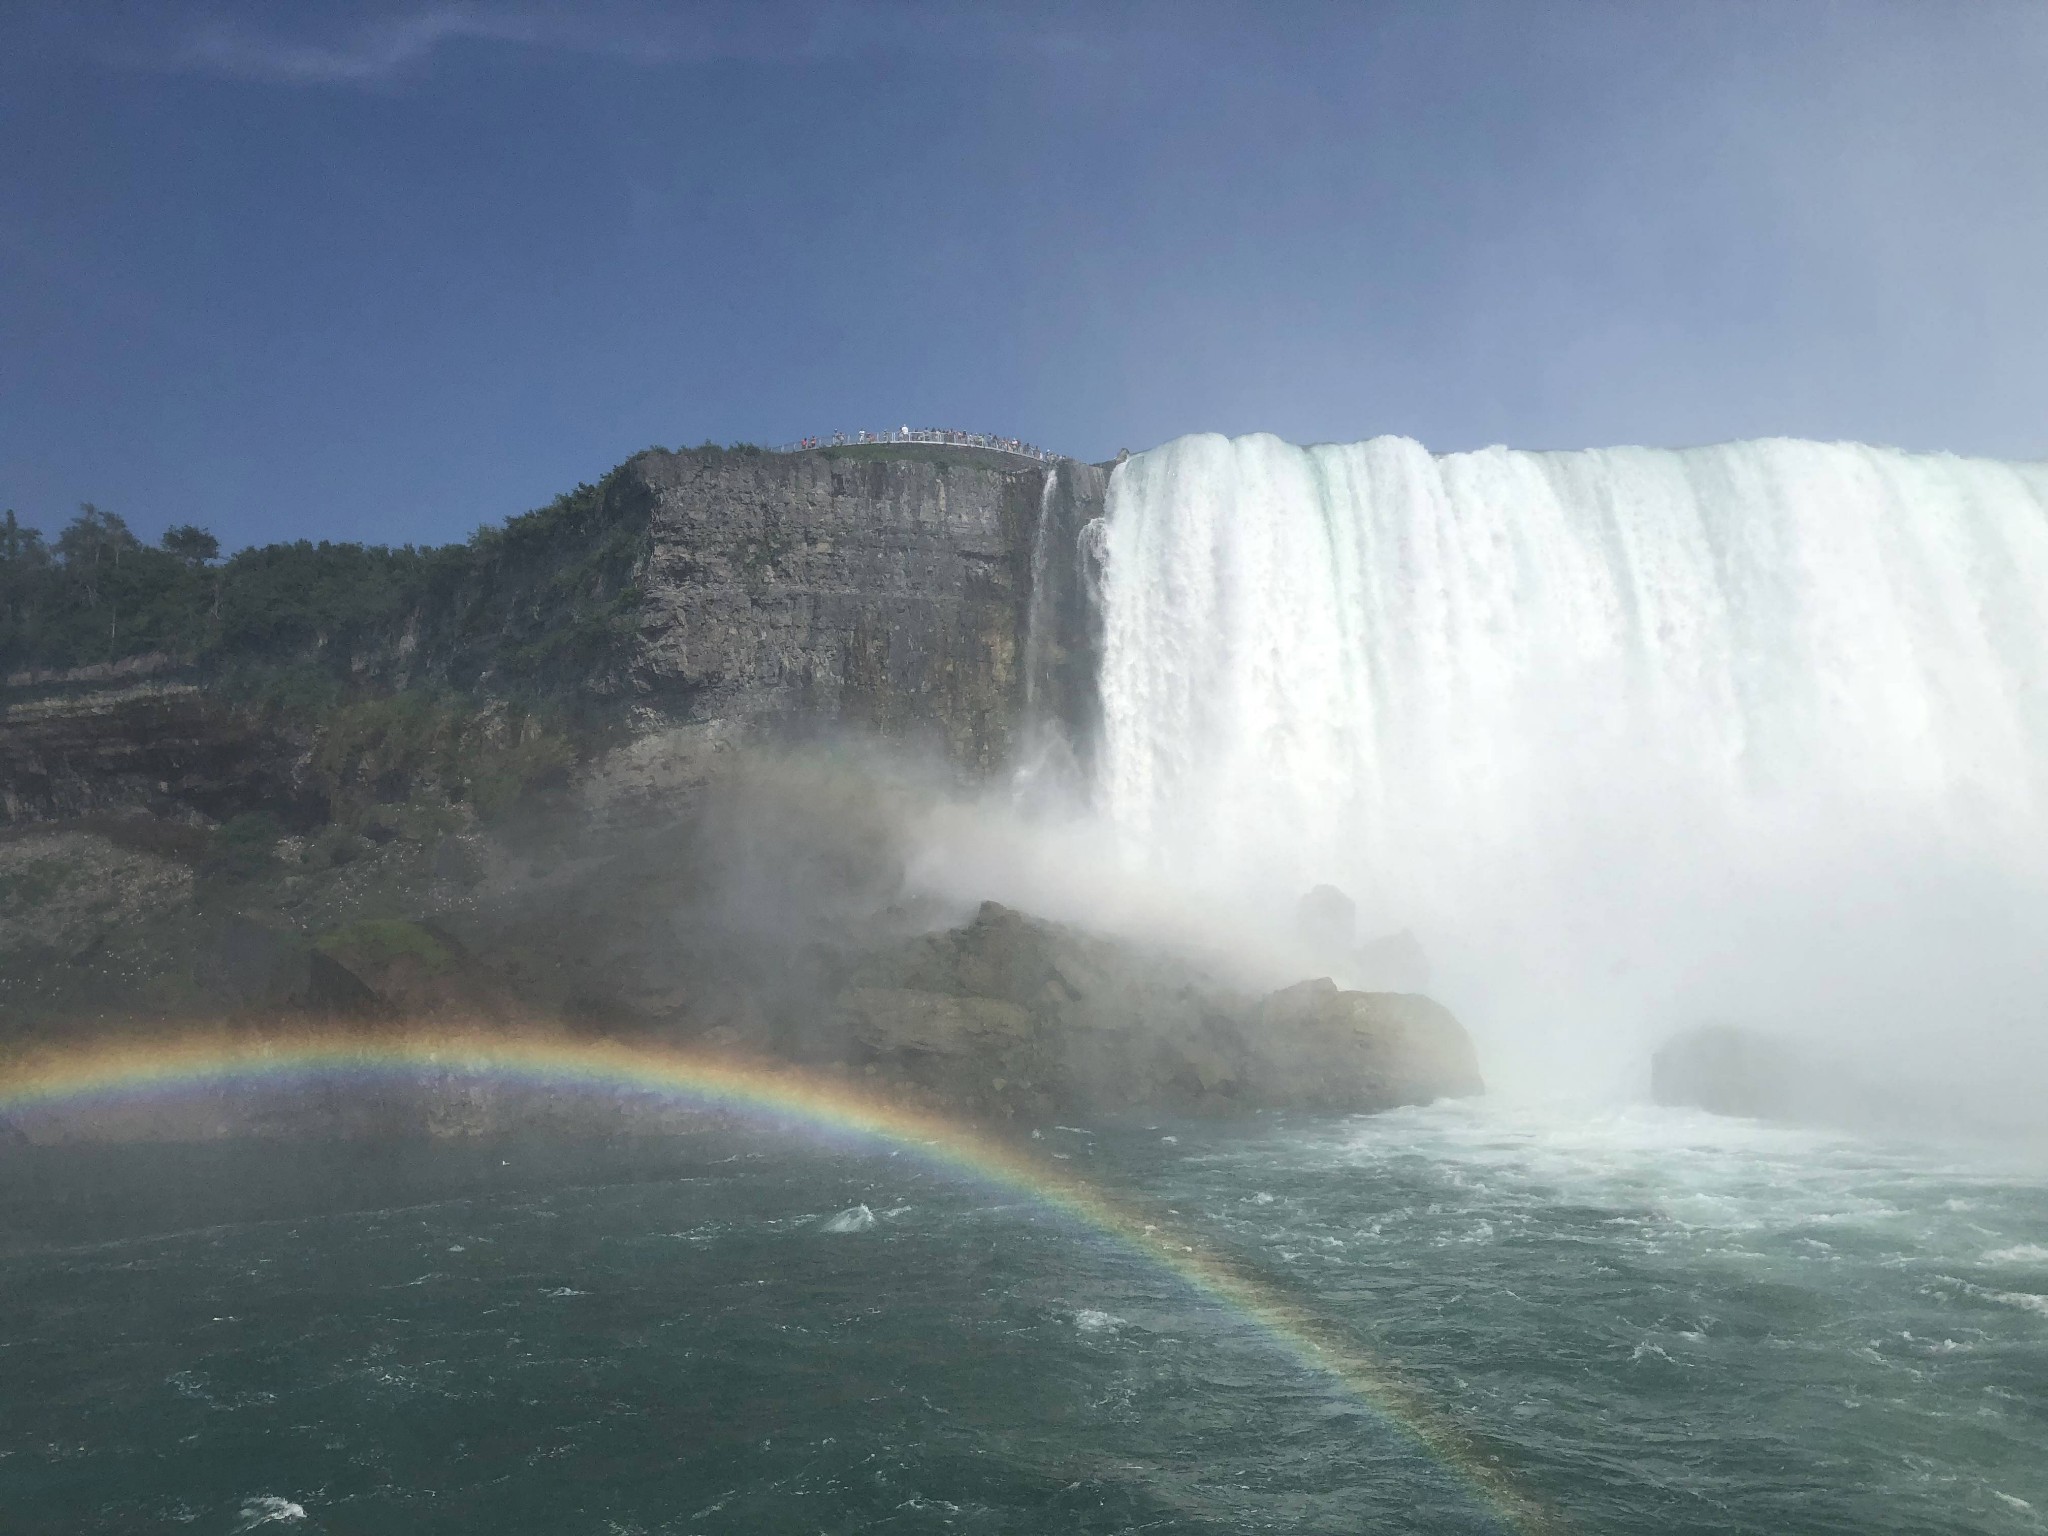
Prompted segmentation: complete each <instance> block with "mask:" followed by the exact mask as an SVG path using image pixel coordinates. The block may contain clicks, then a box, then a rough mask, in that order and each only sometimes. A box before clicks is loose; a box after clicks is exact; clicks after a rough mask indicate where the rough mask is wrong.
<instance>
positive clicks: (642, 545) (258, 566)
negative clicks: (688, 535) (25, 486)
mask: <svg viewBox="0 0 2048 1536" xmlns="http://www.w3.org/2000/svg"><path fill="white" fill-rule="evenodd" d="M649 510H650V507H649V503H648V501H647V499H646V498H645V496H644V495H643V494H640V493H639V489H638V485H637V482H636V481H634V480H633V479H632V477H630V476H626V475H622V474H621V473H620V472H619V471H618V470H614V471H613V472H612V473H611V474H609V475H607V476H605V477H604V479H603V480H601V481H599V482H598V483H597V484H596V485H582V486H578V487H577V488H576V489H575V490H573V491H571V492H569V493H568V494H567V495H564V496H559V497H557V498H556V499H555V500H554V501H553V502H552V503H550V504H549V505H548V506H546V507H543V508H541V509H540V510H538V511H535V512H529V513H527V514H526V515H524V516H522V517H515V518H513V519H511V520H510V521H508V522H507V523H505V524H504V526H502V527H493V528H484V529H480V530H479V531H478V532H477V533H476V534H475V535H474V536H473V537H472V538H471V539H470V540H469V541H468V542H467V543H465V544H451V545H443V546H439V547H415V546H412V545H406V546H404V547H402V548H387V547H381V546H375V545H363V544H338V543H329V542H326V541H322V542H320V543H317V544H316V543H312V542H310V541H307V540H303V539H302V540H299V541H297V542H294V543H288V544H267V545H260V546H256V547H253V548H249V549H245V550H242V551H240V552H239V553H237V554H235V555H233V556H231V557H229V558H228V559H226V560H221V559H220V558H219V545H218V543H217V541H215V540H214V539H213V537H212V536H211V535H210V534H208V533H207V532H205V530H203V529H199V528H193V527H180V528H173V529H171V530H170V531H169V532H168V533H166V534H165V535H164V537H163V540H162V542H161V543H160V544H159V545H157V546H151V545H147V544H144V543H143V542H142V541H141V540H140V539H138V538H137V537H136V536H135V534H134V533H133V532H132V531H131V530H130V529H129V528H128V525H127V524H126V523H125V522H124V521H123V520H122V519H121V518H120V517H119V516H117V515H116V514H114V513H112V512H108V511H104V510H102V509H100V508H98V507H94V506H92V505H90V504H87V505H86V506H84V507H82V508H81V509H80V511H79V514H78V516H77V517H76V518H74V519H73V520H72V521H71V523H70V524H69V525H67V526H66V527H65V528H64V529H62V530H61V531H60V532H59V533H58V534H57V536H56V538H55V539H54V540H46V539H45V537H44V535H43V534H42V533H41V532H40V531H39V530H37V529H34V528H30V527H26V526H24V525H23V524H22V523H21V522H20V521H19V520H18V519H17V517H16V516H15V514H14V513H13V512H11V511H10V512H6V513H4V514H0V676H6V675H9V674H13V675H17V676H18V675H19V674H22V673H34V672H39V671H62V670H65V669H70V668H76V667H85V666H92V665H95V664H100V663H108V662H119V661H124V660H128V659H131V658H135V657H141V656H148V655H155V654H161V655H164V656H166V657H168V658H170V659H171V660H172V661H173V662H174V663H177V664H180V665H187V666H192V667H196V668H198V669H200V670H201V671H203V672H204V673H205V674H207V675H208V676H210V677H212V678H214V679H215V680H216V681H218V682H220V683H221V684H223V685H225V686H227V687H229V688H231V689H232V690H233V691H235V692H237V693H239V694H241V695H243V696H245V697H250V698H253V699H256V700H261V701H263V702H268V703H274V704H280V705H284V706H287V707H289V706H291V705H294V704H297V705H310V706H314V707H317V708H322V709H324V708H327V707H331V706H333V705H334V704H336V703H337V702H339V700H340V699H341V698H343V697H345V696H346V695H347V694H349V693H351V692H355V691H360V690H361V689H363V688H364V687H365V686H366V685H368V686H369V687H371V688H372V689H375V690H380V691H388V690H390V689H393V688H410V687H418V686H421V685H423V684H424V685H429V686H435V687H439V688H441V689H445V690H453V691H456V692H458V693H465V694H475V693H488V694H491V695H496V696H506V697H515V698H526V699H529V700H532V699H542V700H545V699H548V698H550V697H572V696H573V695H575V694H576V693H577V692H578V691H580V690H581V689H582V688H584V687H585V686H587V685H588V684H589V683H590V682H592V681H593V680H594V679H601V678H602V675H603V674H604V673H605V671H606V670H607V668H608V666H610V665H611V664H613V663H614V662H616V661H617V660H618V659H619V658H621V657H622V656H623V654H624V650H625V647H626V643H627V642H628V641H629V640H630V637H631V635H632V633H633V629H634V625H635V622H636V614H637V605H638V599H639V593H638V591H637V590H636V588H635V586H634V581H635V579H636V577H637V574H638V570H639V567H640V563H641V560H642V557H643V555H644V553H645V550H646V546H647V525H648V513H649Z"/></svg>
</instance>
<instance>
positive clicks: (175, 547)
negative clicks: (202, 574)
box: [163, 523, 220, 566]
mask: <svg viewBox="0 0 2048 1536" xmlns="http://www.w3.org/2000/svg"><path fill="white" fill-rule="evenodd" d="M163 546H164V551H165V553H167V554H171V555H175V556H176V557H177V558H178V559H180V560H182V561H184V562H185V563H186V564H187V565H192V566H199V565H209V564H211V563H212V562H213V561H215V560H218V559H219V558H220V540H219V539H216V538H215V537H214V536H213V535H212V534H210V533H208V532H207V531H206V530H205V529H204V528H196V527H194V526H193V525H192V524H190V523H180V524H178V526H177V527H175V528H166V529H165V530H164V537H163Z"/></svg>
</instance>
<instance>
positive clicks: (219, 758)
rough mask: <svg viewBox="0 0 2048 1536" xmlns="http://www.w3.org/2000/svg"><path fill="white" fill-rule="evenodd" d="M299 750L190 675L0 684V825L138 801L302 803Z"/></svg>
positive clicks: (182, 805)
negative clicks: (189, 678) (21, 685)
mask: <svg viewBox="0 0 2048 1536" xmlns="http://www.w3.org/2000/svg"><path fill="white" fill-rule="evenodd" d="M297 755H298V754H297V751H296V749H295V748H294V747H293V746H292V745H291V744H290V743H289V742H287V741H286V740H285V739H283V738H282V737H281V736H280V735H279V734H278V732H277V731H276V730H275V729H273V728H272V727H271V726H270V725H269V724H267V723H266V722H265V721H264V720H263V719H262V718H260V717H259V716H257V715H254V714H252V713H250V712H248V711H246V710H241V709H237V708H235V707H233V706H232V705H229V704H227V703H225V702H223V701H222V700H221V699H219V698H218V697H216V696H215V695H213V694H211V693H209V692H208V691H207V690H206V689H204V688H202V687H200V686H198V685H197V684H196V683H193V682H190V681H175V680H147V681H128V680H125V679H122V680H114V681H108V682H101V681H99V680H97V679H90V678H89V679H86V680H84V681H83V682H82V683H69V684H68V685H67V680H65V679H61V678H60V679H58V680H56V682H55V684H54V686H53V685H52V684H50V683H47V682H46V683H45V684H44V685H43V686H42V687H41V688H39V689H30V688H18V689H12V690H8V691H7V692H5V693H0V826H6V825H23V824H27V823H34V822H46V821H58V820H70V819H76V818H83V817H90V816H94V815H101V814H106V813H110V812H124V811H141V812H144V813H147V814H151V815H157V816H164V817H169V818H205V819H210V820H215V821H221V820H226V819H227V818H229V817H231V816H235V815H237V814H239V813H241V812H244V811H251V810H257V809H265V810H269V811H271V812H272V813H273V814H275V815H279V816H281V817H285V818H288V819H289V818H292V817H293V816H294V814H295V813H298V812H303V811H304V810H305V807H304V805H303V801H304V798H305V797H304V794H303V790H302V787H301V786H300V785H299V784H298V783H297V782H296V775H295V759H296V757H297Z"/></svg>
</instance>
